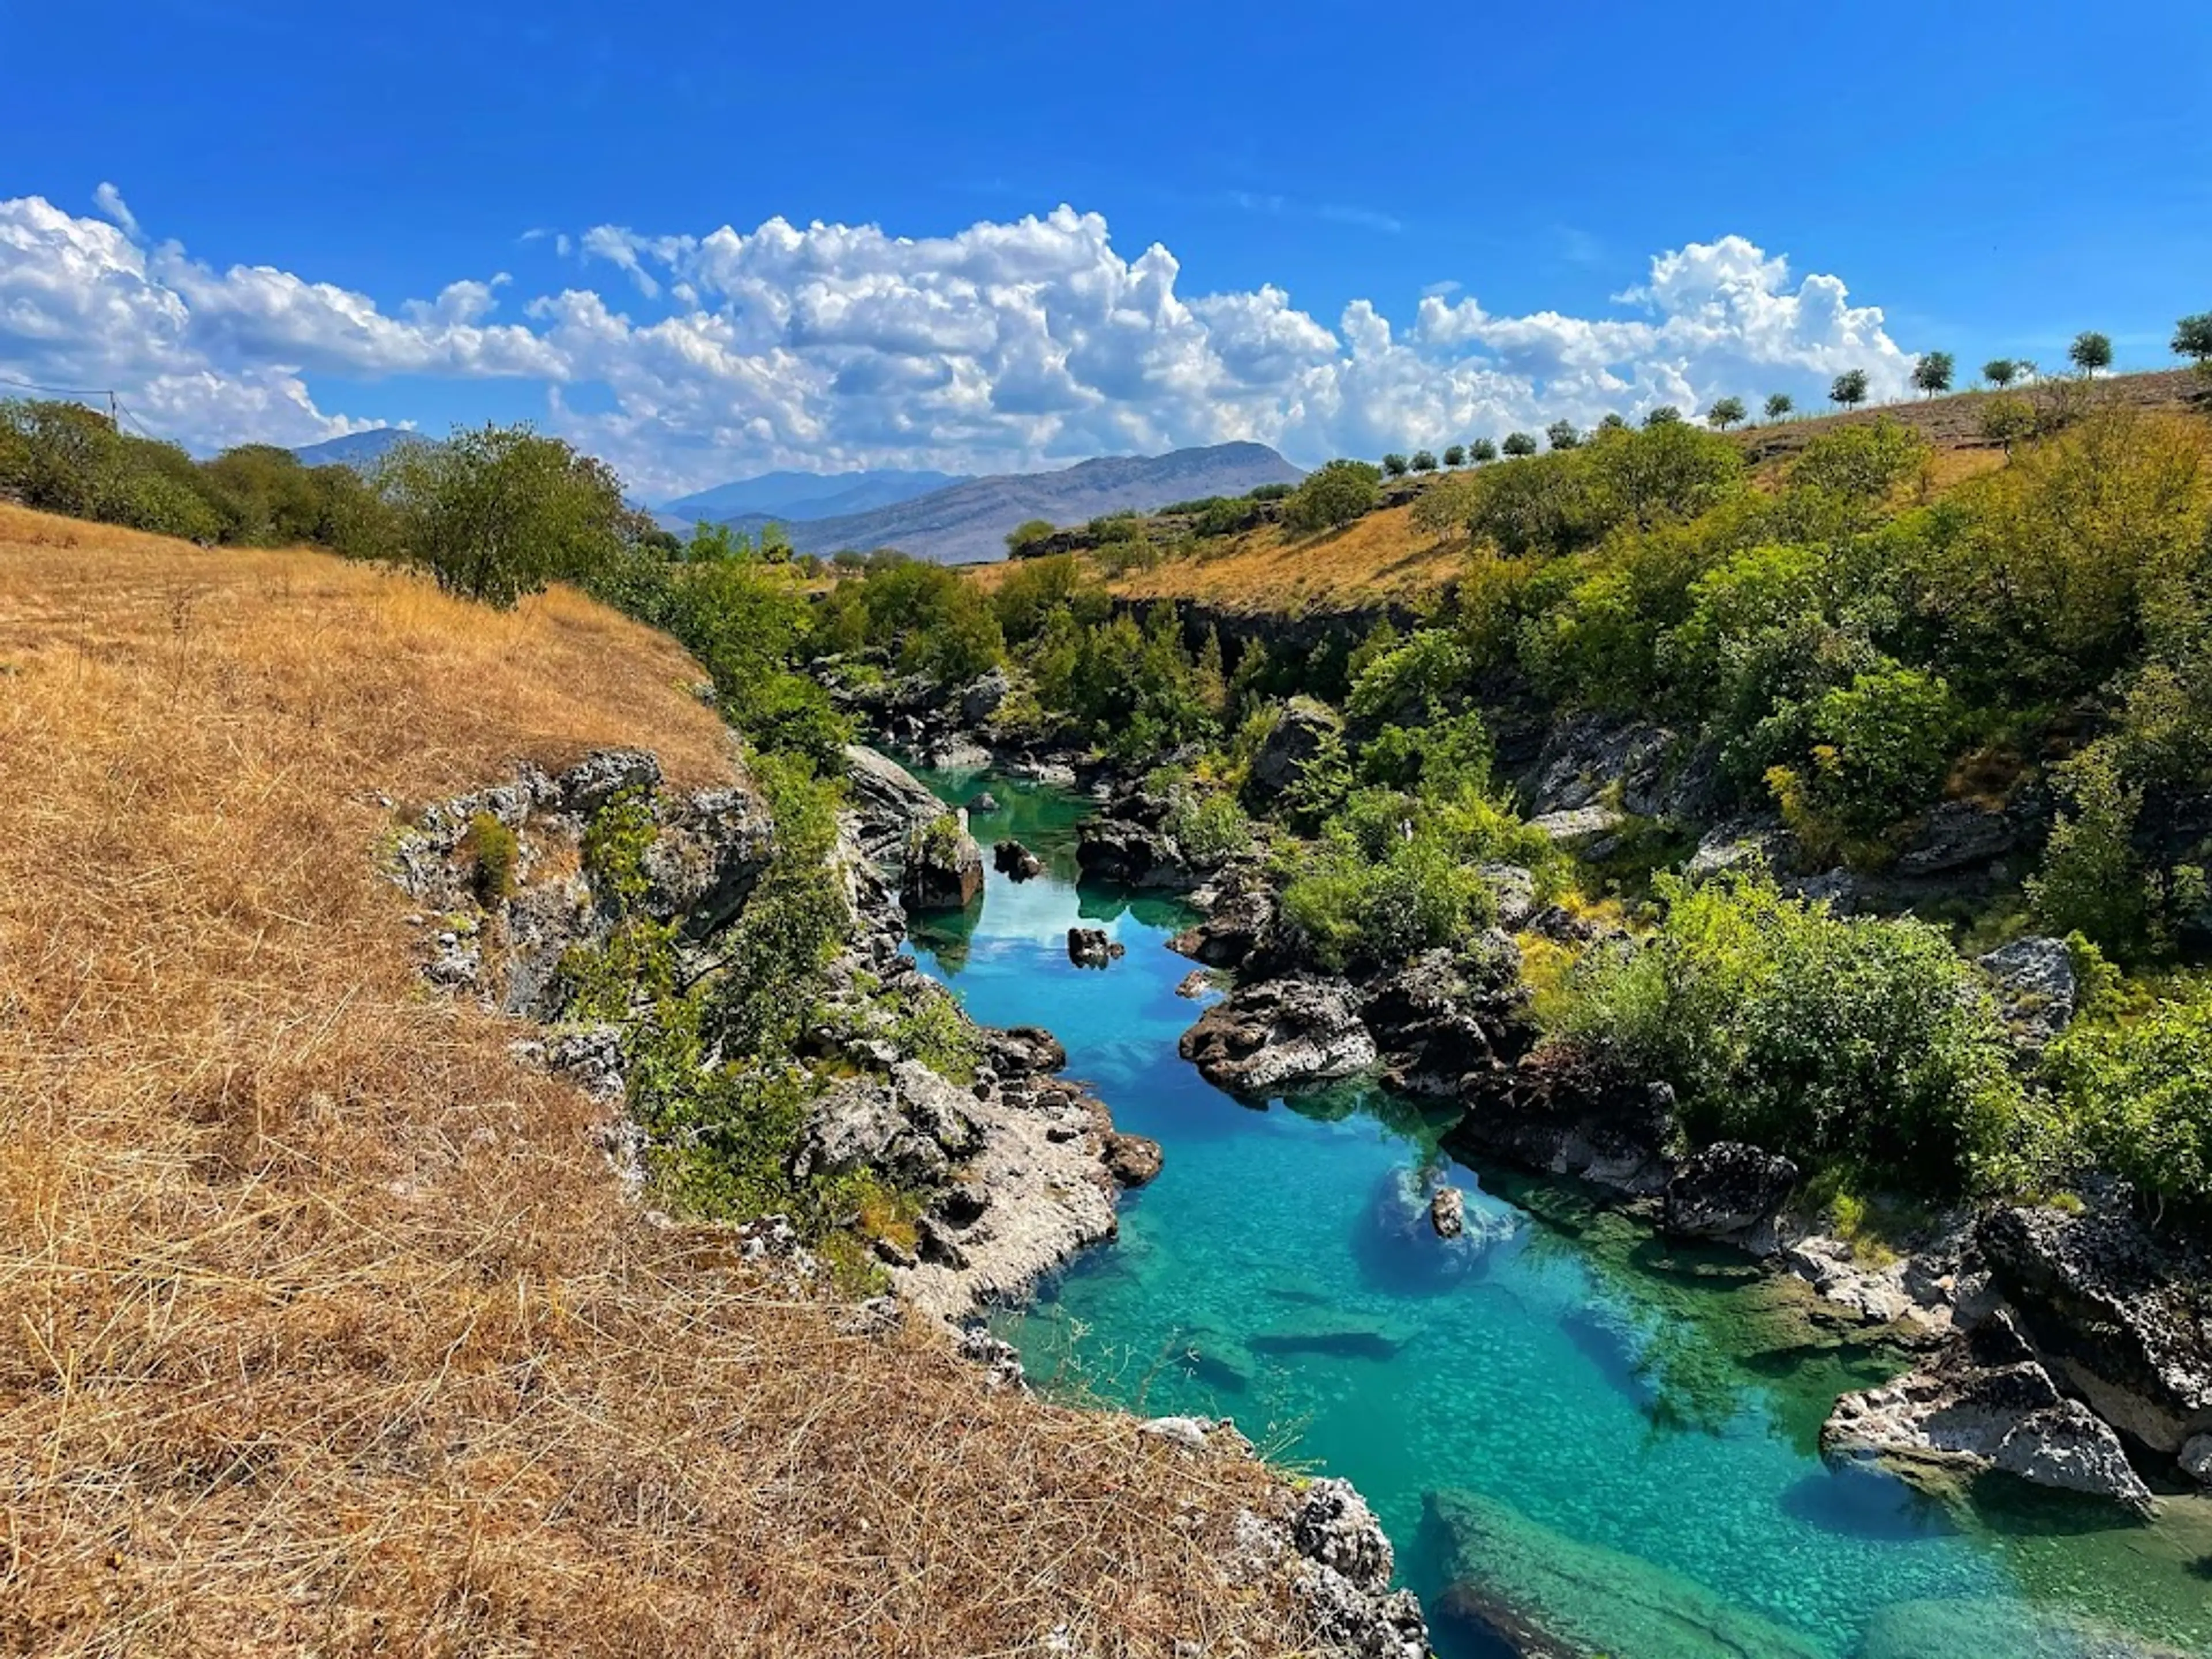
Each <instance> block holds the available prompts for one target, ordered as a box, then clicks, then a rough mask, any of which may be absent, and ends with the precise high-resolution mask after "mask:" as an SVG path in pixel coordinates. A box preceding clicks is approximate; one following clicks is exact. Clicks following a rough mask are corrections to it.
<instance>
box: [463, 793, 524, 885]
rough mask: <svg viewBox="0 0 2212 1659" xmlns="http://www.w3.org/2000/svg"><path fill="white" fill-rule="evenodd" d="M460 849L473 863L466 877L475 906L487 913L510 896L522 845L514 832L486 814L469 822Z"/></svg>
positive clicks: (482, 813)
mask: <svg viewBox="0 0 2212 1659" xmlns="http://www.w3.org/2000/svg"><path fill="white" fill-rule="evenodd" d="M462 846H463V847H464V848H465V850H466V851H467V853H468V854H469V856H470V858H471V860H472V863H473V867H472V869H471V873H470V882H471V886H472V887H473V888H474V889H475V891H476V896H477V903H479V904H481V905H483V907H484V908H487V909H489V908H492V907H494V906H495V905H499V904H503V903H505V902H507V900H508V899H510V898H513V896H514V881H515V872H516V866H518V865H519V864H520V861H521V858H522V842H521V839H520V837H519V836H516V834H515V833H514V831H513V830H512V829H508V828H507V825H505V824H504V823H501V822H500V821H499V820H498V819H497V818H495V817H493V816H492V815H491V814H490V813H489V812H479V813H477V815H476V816H475V817H472V818H471V819H470V820H469V830H468V834H467V835H466V836H465V837H463V839H462Z"/></svg>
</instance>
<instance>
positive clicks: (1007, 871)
mask: <svg viewBox="0 0 2212 1659" xmlns="http://www.w3.org/2000/svg"><path fill="white" fill-rule="evenodd" d="M971 810H972V809H971ZM991 867H992V868H993V869H994V870H996V871H997V872H999V873H1000V875H1002V876H1012V878H1014V879H1015V880H1016V881H1028V880H1030V879H1031V878H1035V877H1037V876H1041V875H1042V874H1043V873H1044V860H1042V859H1041V858H1039V857H1038V856H1037V855H1036V854H1035V853H1032V852H1031V851H1030V849H1029V848H1026V847H1024V846H1023V845H1022V844H1021V842H1018V841H1016V840H1014V839H1013V838H1012V836H1008V837H1007V838H1006V840H1005V841H1002V842H999V843H998V845H997V846H995V847H994V848H992V849H991Z"/></svg>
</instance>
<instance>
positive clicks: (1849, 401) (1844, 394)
mask: <svg viewBox="0 0 2212 1659" xmlns="http://www.w3.org/2000/svg"><path fill="white" fill-rule="evenodd" d="M1866 400H1867V372H1866V370H1864V369H1863V368H1847V369H1845V370H1844V372H1843V373H1842V374H1838V375H1837V376H1836V378H1835V379H1834V380H1832V381H1831V382H1829V385H1828V401H1829V402H1830V403H1832V404H1842V405H1843V406H1844V408H1845V409H1856V408H1857V407H1858V405H1859V404H1863V403H1864V402H1865V401H1866Z"/></svg>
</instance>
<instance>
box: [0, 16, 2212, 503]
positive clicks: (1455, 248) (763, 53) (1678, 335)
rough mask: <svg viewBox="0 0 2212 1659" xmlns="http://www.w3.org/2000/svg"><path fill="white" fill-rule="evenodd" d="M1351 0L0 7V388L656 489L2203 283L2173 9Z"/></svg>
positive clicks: (2192, 101) (1811, 342)
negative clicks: (393, 443)
mask: <svg viewBox="0 0 2212 1659" xmlns="http://www.w3.org/2000/svg"><path fill="white" fill-rule="evenodd" d="M1375 16H1376V13H1375V12H1374V11H1373V10H1372V9H1368V8H1353V7H1350V6H1321V5H1305V6H1296V5H1286V4H1277V5H1273V6H1267V7H1261V6H1256V5H1253V6H1248V5H1212V6H1181V7H1170V6H1164V5H1154V4H1151V3H1127V4H1123V5H1120V6H1117V7H1115V8H1113V9H1110V10H1109V9H1090V8H1081V9H1079V8H1061V9H1048V8H1041V7H1037V6H1035V5H1034V4H1031V5H1025V6H1018V7H1017V6H1011V5H1009V6H963V7H938V8H917V7H911V6H902V7H896V8H894V7H887V6H884V7H879V6H872V5H847V6H843V7H840V8H838V9H836V10H835V11H834V13H833V12H827V11H820V10H817V9H809V8H766V7H721V8H705V7H689V6H675V5H666V4H646V5H631V6H628V7H624V8H621V9H616V8H611V7H604V6H598V7H583V6H562V5H548V4H542V3H541V4H533V5H531V6H527V7H524V6H507V5H493V6H453V5H446V6H437V7H432V6H427V5H419V4H414V3H387V4H385V5H381V6H380V7H377V8H375V9H374V10H373V12H369V11H362V10H357V9H338V8H331V7H304V6H300V5H297V4H281V5H280V4H264V3H258V0H191V3H179V4H171V5H142V6H138V7H134V8H131V12H130V15H128V16H127V17H124V16H119V15H114V14H109V15H95V9H93V8H84V7H80V8H70V9H64V8H58V7H42V8H32V7H27V6H24V5H21V4H16V3H9V0H0V62H5V63H8V64H10V65H15V66H22V65H35V66H36V67H35V72H34V73H28V74H24V73H17V74H15V75H12V76H10V77H9V78H10V82H11V85H10V90H9V116H8V119H7V130H8V134H9V137H8V142H7V143H6V145H5V147H4V149H0V201H4V203H5V207H4V208H0V374H12V375H14V376H15V377H16V378H19V379H35V378H40V377H60V376H71V377H76V376H87V377H90V379H89V380H88V383H89V384H94V385H109V384H116V385H119V386H122V387H123V388H124V390H125V399H126V403H127V404H133V406H134V407H136V408H137V410H139V411H140V412H141V413H142V414H143V418H144V419H146V420H147V421H148V422H149V423H150V424H152V425H153V426H155V428H157V429H160V430H162V431H164V432H165V433H167V434H169V435H174V436H177V437H179V439H180V440H182V441H187V442H190V443H191V444H193V445H195V446H196V447H206V446H208V445H210V444H214V443H220V442H227V441H240V439H243V438H247V437H269V438H273V439H276V440H278V441H288V442H299V441H309V440H311V439H313V437H316V436H319V435H325V434H328V433H330V432H334V431H337V430H341V429H344V428H346V427H348V426H350V425H356V424H360V423H362V422H383V421H395V422H396V421H412V422H416V423H418V424H420V425H422V426H424V427H426V428H431V429H441V428H443V427H444V426H445V425H446V424H447V423H448V422H451V421H453V420H456V419H471V420H473V419H481V418H501V419H509V418H518V417H530V418H534V419H536V420H538V421H539V422H541V423H544V424H546V425H548V426H550V427H552V428H555V429H559V430H562V431H565V432H567V433H568V434H569V435H573V436H574V437H576V438H577V440H578V441H580V442H585V443H587V444H590V445H591V446H592V447H596V448H599V449H600V450H601V451H603V452H604V453H608V454H609V455H611V457H612V458H613V459H615V460H616V461H617V464H618V465H622V466H623V469H624V470H625V471H626V472H628V473H629V474H630V475H631V476H632V477H634V478H635V479H637V480H638V481H639V482H640V483H641V486H642V487H645V488H647V489H648V490H650V491H653V492H657V493H672V492H673V491H675V490H677V489H680V488H684V487H690V486H691V485H696V484H699V483H711V482H714V481H715V480H716V479H718V478H720V477H728V476H733V475H736V474H739V473H743V472H745V471H757V470H761V469H763V468H765V467H767V466H770V465H802V466H818V467H821V468H823V469H825V470H826V469H829V468H834V467H842V466H848V465H872V464H881V465H899V464H906V465H945V466H951V467H957V468H959V469H961V470H973V469H975V468H979V467H987V466H994V465H1037V464H1046V463H1049V462H1052V461H1055V460H1060V459H1069V458H1072V457H1073V456H1075V455H1079V454H1083V453H1097V452H1098V451H1101V450H1106V449H1128V448H1140V447H1154V446H1164V445H1167V444H1170V443H1174V442H1183V441H1209V440H1212V439H1214V438H1218V437H1229V436H1255V437H1259V438H1261V439H1263V440H1265V441H1273V442H1276V443H1278V444H1279V446H1280V447H1284V448H1285V451H1286V452H1287V453H1291V454H1292V456H1293V459H1299V460H1301V461H1306V462H1311V461H1314V460H1316V459H1321V458H1322V456H1323V455H1325V454H1327V453H1334V452H1336V451H1339V450H1344V451H1349V452H1354V453H1364V452H1365V451H1368V450H1370V449H1373V448H1375V447H1378V446H1384V447H1388V446H1394V445H1396V444H1401V443H1402V444H1418V443H1422V442H1443V441H1449V440H1450V439H1451V438H1452V437H1455V436H1472V435H1477V434H1479V433H1480V432H1481V431H1483V430H1485V429H1490V430H1492V431H1502V430H1504V428H1505V427H1506V426H1509V425H1517V424H1528V423H1530V422H1534V423H1535V424H1541V423H1542V421H1541V419H1540V418H1539V417H1540V416H1541V417H1545V418H1548V417H1549V416H1551V415H1552V414H1553V413H1559V414H1565V415H1568V416H1571V417H1575V418H1578V419H1591V418H1595V415H1596V414H1598V413H1600V412H1602V410H1604V409H1605V408H1608V407H1619V408H1621V409H1624V410H1631V411H1632V410H1636V409H1638V408H1641V407H1647V406H1649V405H1650V404H1652V403H1656V402H1663V401H1677V402H1697V401H1701V400H1704V399H1706V398H1710V397H1711V396H1714V395H1717V394H1718V393H1719V392H1724V391H1734V392H1742V393H1745V394H1747V395H1762V394H1763V393H1764V392H1767V391H1770V390H1775V389H1788V390H1791V391H1793V392H1796V394H1797V395H1798V397H1799V400H1800V402H1801V403H1803V402H1806V401H1807V400H1808V398H1813V397H1816V396H1817V394H1818V391H1819V388H1820V386H1824V385H1825V384H1826V378H1827V377H1828V375H1829V374H1831V373H1832V371H1833V370H1834V369H1836V368H1841V367H1850V366H1858V364H1859V363H1860V362H1864V364H1865V366H1867V367H1869V368H1871V369H1872V370H1873V372H1874V373H1875V377H1876V380H1877V382H1878V383H1880V384H1882V385H1885V386H1895V385H1896V384H1897V383H1898V377H1899V376H1900V375H1901V374H1902V373H1903V371H1904V368H1905V365H1907V364H1909V362H1910V359H1911V356H1912V355H1913V354H1914V353H1916V352H1918V351H1921V350H1925V349H1949V350H1952V351H1954V352H1955V353H1956V354H1957V355H1958V356H1959V358H1960V362H1961V363H1962V364H1978V363H1979V362H1982V361H1983V360H1984V358H1985V357H1988V356H1993V355H2007V354H2009V355H2021V356H2031V357H2034V358H2037V359H2039V361H2041V362H2045V364H2055V363H2056V362H2057V361H2058V359H2059V358H2060V356H2062V354H2063V346H2064V342H2065V341H2066V339H2067V338H2068V337H2070V336H2071V334H2072V333H2073V332H2074V331H2076V330H2077V329H2080V328H2083V327H2092V326H2093V327H2098V328H2101V329H2104V330H2106V331H2108V332H2110V333H2111V334H2112V335H2113V336H2114V337H2115V338H2116V340H2117V341H2118V343H2119V349H2120V356H2121V358H2122V361H2123V362H2124V363H2128V362H2133V363H2139V364H2142V365H2143V366H2153V365H2161V364H2163V363H2165V362H2166V361H2167V358H2166V352H2165V349H2164V342H2165V340H2166V336H2167V335H2168V333H2170V331H2171V329H2172V321H2173V319H2174V318H2175V317H2176V316H2177V315H2179V313H2182V312H2185V311H2197V310H2202V309H2205V308H2208V307H2212V72H2208V70H2206V68H2205V65H2206V64H2212V7H2206V6H2204V5H2203V4H2202V3H2197V4H2193V5H2184V4H2140V5H2127V4H2113V5H2106V6H2102V7H2081V6H2079V5H2073V4H2069V5H2065V6H2060V5H2057V4H2049V3H2042V0H2024V3H2018V4H2012V5H2008V6H2005V7H2002V8H1997V7H1987V6H1984V7H1972V8H1969V7H1957V6H1942V5H1936V4H1927V3H1923V4H1919V5H1913V6H1905V5H1893V4H1888V3H1880V4H1871V5H1862V6H1858V7H1856V8H1822V9H1814V8H1808V7H1789V6H1784V7H1777V8H1767V9H1764V10H1761V9H1751V10H1745V9H1732V10H1729V11H1725V12H1712V11H1710V10H1709V11H1706V12H1703V13H1699V12H1695V11H1693V10H1692V9H1686V8H1680V7H1674V8H1659V7H1655V6H1650V5H1625V4H1595V5H1584V6H1580V7H1575V8H1565V9H1541V8H1534V7H1527V8H1516V9H1504V8H1498V9H1480V8H1476V7H1472V6H1462V7H1458V8H1455V9H1449V10H1447V9H1437V10H1435V11H1434V12H1431V13H1428V14H1423V13H1420V12H1416V11H1413V10H1407V11H1405V12H1403V13H1402V14H1401V15H1400V16H1401V21H1394V22H1392V23H1391V24H1389V26H1387V27H1378V26H1377V25H1376V22H1375V21H1373V20H1374V18H1375ZM101 185H109V186H112V191H111V192H109V193H107V194H106V197H105V201H106V205H105V207H104V208H103V207H101V206H99V205H96V204H95V191H98V190H99V187H100V186H101ZM33 198H36V199H37V200H38V201H39V202H40V204H41V205H42V206H43V207H44V209H45V210H46V211H44V212H38V211H34V210H33V209H31V208H29V207H27V206H26V205H25V204H27V203H30V202H32V201H33ZM1060 204H1066V205H1067V206H1069V207H1070V208H1071V209H1072V210H1073V215H1072V216H1069V217H1068V218H1067V219H1066V220H1064V221H1062V222H1060V224H1059V225H1058V227H1057V228H1055V226H1054V222H1053V221H1052V220H1051V219H1050V217H1049V216H1051V215H1052V214H1053V213H1054V210H1055V209H1056V208H1058V207H1059V206H1060ZM11 210H12V211H11ZM779 218H780V219H781V220H783V221H787V222H788V223H789V225H790V226H792V227H793V228H794V230H793V233H792V235H791V237H789V238H785V237H783V236H781V234H778V235H775V236H770V237H768V238H766V239H765V240H763V238H762V236H761V234H760V233H761V229H762V227H763V225H765V224H768V223H769V222H771V221H774V220H776V219H779ZM817 221H820V222H823V224H824V225H825V226H826V227H829V230H828V231H827V232H826V233H825V234H820V235H817V234H812V233H811V232H810V231H809V229H808V228H809V227H810V226H811V225H812V224H813V223H814V222H817ZM1025 221H1027V222H1030V223H1032V224H1033V225H1034V226H1035V227H1036V228H1032V229H1030V230H1024V229H1023V228H1022V227H1023V226H1024V222H1025ZM725 227H727V228H730V229H731V230H732V232H733V233H734V235H733V236H732V238H729V239H726V240H723V241H722V242H720V244H717V243H716V242H715V240H714V233H716V232H717V231H718V230H720V229H722V228H725ZM867 227H880V228H881V231H882V233H883V236H882V237H880V238H876V239H873V240H871V239H870V238H868V237H867V236H866V234H864V232H865V228H867ZM971 227H978V228H980V229H978V230H975V231H971V230H970V228H971ZM594 231H596V232H597V233H598V234H597V235H596V236H593V235H592V233H593V232H594ZM532 232H537V233H540V234H536V235H532V234H530V233H532ZM623 233H627V234H626V235H625V234H623ZM901 238H907V239H915V241H914V242H913V243H912V244H911V245H906V244H902V243H900V242H899V241H897V240H896V239H901ZM1155 245H1157V246H1158V247H1159V248H1162V249H1164V250H1165V252H1166V256H1167V259H1168V263H1166V264H1163V263H1162V261H1161V260H1160V259H1158V258H1152V257H1150V256H1148V253H1147V250H1149V249H1152V247H1154V246H1155ZM1664 256H1674V264H1672V265H1669V266H1666V267H1665V268H1664V269H1663V270H1659V271H1657V272H1656V273H1655V267H1654V260H1655V258H1663V257H1664ZM1784 260H1786V265H1784V264H1779V263H1778V262H1779V261H1784ZM1808 278H1829V279H1832V283H1823V284H1820V285H1817V286H1816V287H1814V288H1813V289H1810V290H1808V289H1807V287H1806V283H1807V279H1808ZM457 285H458V286H457ZM1639 289H1640V290H1643V297H1640V298H1639V297H1631V298H1627V299H1623V298H1621V297H1620V296H1622V295H1629V294H1632V292H1633V291H1635V290H1639ZM563 295H567V296H568V298H566V299H563V298H562V296H563ZM586 295H589V296H593V297H592V299H591V300H590V301H586V300H585V299H584V298H583V297H581V296H586ZM1425 295H1428V296H1431V303H1430V304H1429V306H1428V308H1427V310H1426V311H1424V309H1423V304H1424V296H1425ZM441 296H443V297H441ZM410 302H413V304H412V307H411V308H410ZM1363 302H1364V304H1363ZM1875 311H1878V312H1879V313H1880V315H1879V316H1878V317H1876V316H1874V315H1873V314H1872V313H1873V312H1875ZM63 383H67V384H76V383H78V382H77V381H76V380H75V379H70V380H66V381H64V382H63ZM134 393H135V394H136V398H135V403H134V402H133V394H134Z"/></svg>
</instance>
